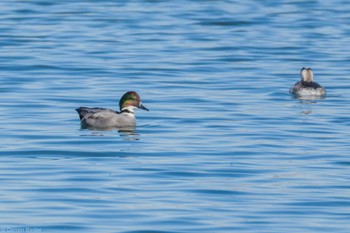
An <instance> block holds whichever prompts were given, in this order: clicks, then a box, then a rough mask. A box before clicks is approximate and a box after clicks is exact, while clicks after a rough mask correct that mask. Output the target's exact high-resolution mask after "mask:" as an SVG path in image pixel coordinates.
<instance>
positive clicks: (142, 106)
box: [139, 104, 149, 111]
mask: <svg viewBox="0 0 350 233" xmlns="http://www.w3.org/2000/svg"><path fill="white" fill-rule="evenodd" d="M139 108H141V109H143V110H146V111H149V109H148V108H146V107H145V106H144V105H143V104H140V105H139Z"/></svg>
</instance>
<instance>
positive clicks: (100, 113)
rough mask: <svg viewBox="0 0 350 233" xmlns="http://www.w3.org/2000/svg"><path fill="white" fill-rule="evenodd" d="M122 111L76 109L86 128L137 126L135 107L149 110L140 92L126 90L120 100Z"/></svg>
mask: <svg viewBox="0 0 350 233" xmlns="http://www.w3.org/2000/svg"><path fill="white" fill-rule="evenodd" d="M119 108H120V112H117V111H114V110H112V109H108V108H87V107H80V108H77V109H75V110H76V111H77V112H78V114H79V117H80V122H81V125H82V127H84V128H98V129H103V128H114V127H116V128H124V127H135V126H136V119H135V109H137V108H141V109H143V110H146V111H149V109H148V108H146V107H145V106H144V105H143V104H142V102H141V98H140V96H139V94H137V93H136V92H135V91H129V92H126V93H125V94H124V95H123V96H122V98H121V99H120V101H119Z"/></svg>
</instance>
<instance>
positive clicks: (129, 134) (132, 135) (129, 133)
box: [80, 127, 140, 141]
mask: <svg viewBox="0 0 350 233" xmlns="http://www.w3.org/2000/svg"><path fill="white" fill-rule="evenodd" d="M81 130H82V131H83V132H84V134H80V136H85V137H86V136H93V137H96V136H98V137H101V136H106V135H111V134H110V133H111V132H114V131H117V132H118V134H119V136H120V137H121V138H122V139H123V140H125V141H137V140H140V134H139V133H138V132H137V131H136V128H135V127H123V128H105V129H103V130H101V129H98V130H97V129H88V128H82V129H81Z"/></svg>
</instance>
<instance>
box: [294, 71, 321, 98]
mask: <svg viewBox="0 0 350 233" xmlns="http://www.w3.org/2000/svg"><path fill="white" fill-rule="evenodd" d="M300 76H301V81H299V82H297V83H295V84H294V86H292V87H291V88H290V89H289V92H290V93H292V94H295V95H297V96H301V97H302V96H315V97H321V96H325V95H326V90H325V89H324V87H322V86H321V85H320V84H318V83H317V82H314V74H313V72H312V69H311V68H304V67H303V68H302V69H301V71H300Z"/></svg>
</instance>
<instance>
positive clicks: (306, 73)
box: [300, 67, 314, 82]
mask: <svg viewBox="0 0 350 233" xmlns="http://www.w3.org/2000/svg"><path fill="white" fill-rule="evenodd" d="M300 76H301V81H304V82H312V81H313V80H314V73H313V72H312V69H311V68H305V67H303V68H302V69H301V71H300Z"/></svg>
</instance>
